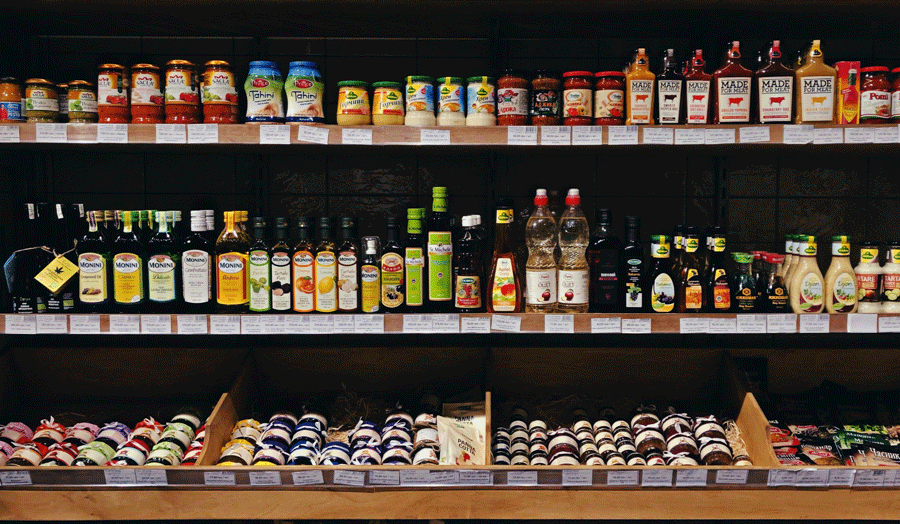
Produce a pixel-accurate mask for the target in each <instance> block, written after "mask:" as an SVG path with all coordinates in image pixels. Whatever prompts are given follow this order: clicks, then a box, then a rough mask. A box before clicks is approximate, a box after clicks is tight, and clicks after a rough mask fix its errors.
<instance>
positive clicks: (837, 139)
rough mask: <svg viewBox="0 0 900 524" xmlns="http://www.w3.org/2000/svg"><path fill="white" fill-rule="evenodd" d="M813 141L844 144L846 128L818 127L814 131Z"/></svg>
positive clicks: (815, 142)
mask: <svg viewBox="0 0 900 524" xmlns="http://www.w3.org/2000/svg"><path fill="white" fill-rule="evenodd" d="M813 143H814V144H816V145H819V144H843V143H844V130H843V129H841V128H839V127H818V128H816V129H815V130H814V131H813Z"/></svg>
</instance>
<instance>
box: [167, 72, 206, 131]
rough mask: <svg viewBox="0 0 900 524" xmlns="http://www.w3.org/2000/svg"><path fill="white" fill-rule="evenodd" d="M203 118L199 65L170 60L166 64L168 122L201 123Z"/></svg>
mask: <svg viewBox="0 0 900 524" xmlns="http://www.w3.org/2000/svg"><path fill="white" fill-rule="evenodd" d="M201 118H202V117H201V115H200V93H199V90H198V89H197V66H196V65H194V64H192V63H191V62H188V61H187V60H170V61H169V62H168V63H167V64H166V123H167V124H199V123H200V121H201Z"/></svg>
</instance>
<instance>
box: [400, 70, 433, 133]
mask: <svg viewBox="0 0 900 524" xmlns="http://www.w3.org/2000/svg"><path fill="white" fill-rule="evenodd" d="M404 123H405V124H406V125H408V126H415V127H427V126H433V125H434V124H435V118H434V79H432V78H431V77H430V76H408V77H406V119H405V120H404Z"/></svg>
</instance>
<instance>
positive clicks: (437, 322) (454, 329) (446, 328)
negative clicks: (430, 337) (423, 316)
mask: <svg viewBox="0 0 900 524" xmlns="http://www.w3.org/2000/svg"><path fill="white" fill-rule="evenodd" d="M431 327H432V329H433V330H434V332H435V333H459V315H456V314H450V315H431Z"/></svg>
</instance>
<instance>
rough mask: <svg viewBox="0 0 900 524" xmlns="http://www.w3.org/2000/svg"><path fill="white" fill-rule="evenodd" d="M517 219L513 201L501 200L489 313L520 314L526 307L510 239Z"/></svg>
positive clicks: (498, 208) (490, 284)
mask: <svg viewBox="0 0 900 524" xmlns="http://www.w3.org/2000/svg"><path fill="white" fill-rule="evenodd" d="M514 216H515V215H514V214H513V201H512V199H510V198H503V199H500V200H499V201H498V202H497V207H496V217H497V219H496V222H495V226H494V255H493V257H492V259H491V274H490V277H489V279H488V285H487V289H488V291H490V293H491V296H490V298H489V300H487V304H486V305H487V310H488V312H489V313H495V312H496V313H520V312H522V309H523V305H524V303H525V301H524V300H523V297H522V281H521V277H520V275H519V268H518V264H517V263H516V253H515V250H514V248H513V245H512V239H511V238H510V237H511V234H512V227H513V220H514ZM457 302H458V299H457ZM457 307H459V306H458V304H457Z"/></svg>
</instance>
